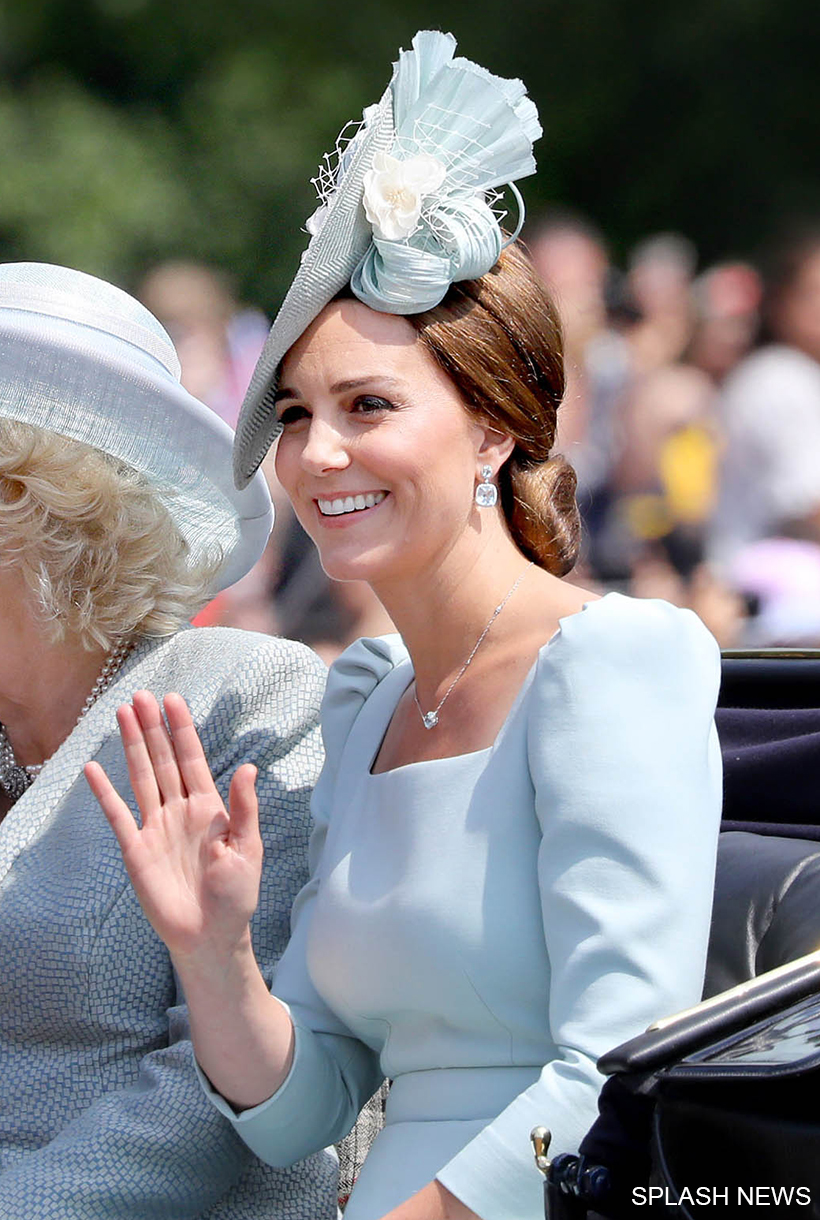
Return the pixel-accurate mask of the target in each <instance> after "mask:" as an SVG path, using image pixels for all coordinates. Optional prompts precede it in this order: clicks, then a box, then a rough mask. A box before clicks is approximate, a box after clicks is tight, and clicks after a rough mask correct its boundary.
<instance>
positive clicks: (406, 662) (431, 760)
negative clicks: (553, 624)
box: [366, 593, 613, 780]
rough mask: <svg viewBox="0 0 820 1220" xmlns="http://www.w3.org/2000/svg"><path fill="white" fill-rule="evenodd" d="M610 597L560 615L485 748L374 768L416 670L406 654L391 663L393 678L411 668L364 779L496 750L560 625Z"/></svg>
mask: <svg viewBox="0 0 820 1220" xmlns="http://www.w3.org/2000/svg"><path fill="white" fill-rule="evenodd" d="M611 596H613V594H612V593H605V594H604V595H603V596H602V597H596V598H593V599H592V600H591V601H587V602H584V604H583V605H582V606H581V609H580V610H574V611H573V612H572V614H565V615H563V616H562V617H561V618H559V619H558V626H557V628H556V629H555V631H554V632H553V633H552V635H551V636H550V638H549V639H548V640H545V641H544V643H543V644H542V645H541V647H540V648H539V649H538V652H537V653H536V655H535V659H534V660H533V663H532V665H531V666H530V668H529V669H528V670H527V673H526V674H525V676H524V680H523V682H522V683H521V686H520V687H519V688H518V691H517V693H516V696H515V698H514V699H513V702H512V705H511V706H510V710H509V711H508V712H507V715H506V716H505V717H504V721H503V723H502V725H501V728H500V729H499V730H498V732H497V733H496V735H495V741H493V743H492V745H489V746H484V748H483V749H481V750H467V751H466V752H463V753H461V754H444V755H442V756H441V757H440V758H418V759H415V760H414V761H413V762H407V763H401V764H400V765H399V766H398V767H390V768H389V769H388V770H386V771H374V770H373V767H374V766H375V764H376V760H377V758H378V757H379V754H380V753H381V748H382V746H383V745H384V739H385V737H386V736H387V730H388V729H389V728H390V724H391V721H392V719H393V716H394V715H395V712H396V708H397V707H398V705H399V701H400V700H401V698H402V696H403V695H404V693H405V691H407V690H408V689H409V686H410V683H411V682H412V681H413V680H414V678H415V673H414V672H413V665H412V662H411V660H410V657H409V655H408V656H407V658H406V660H404V661H400V662H399V664H398V665H396V666H394V668H393V670H392V672H391V674H390V675H389V678H390V679H392V677H393V675H395V674H398V673H401V671H402V670H403V669H404V667H405V666H407V667H408V668H409V670H410V674H409V677H408V679H407V681H406V682H405V683H404V685H403V686H402V687H401V688H400V690H399V692H398V694H397V696H396V698H395V700H394V701H393V702H392V703H391V704H390V706H389V708H388V711H387V719H386V720H385V721H384V725H383V727H382V731H381V733H380V734H379V740H378V744H377V746H376V749H375V751H374V753H373V754H372V755H371V758H370V762H369V763H368V766H367V772H366V775H367V779H368V780H372V779H380V778H381V777H382V776H384V775H395V774H396V773H397V772H406V771H408V770H409V768H410V767H429V766H431V765H432V764H435V763H445V762H449V763H456V762H461V761H464V760H468V759H469V760H473V761H475V760H477V759H479V758H482V757H483V756H484V755H489V754H492V753H493V752H494V751H495V749H496V747H497V746H498V745H499V743H500V742H501V740H502V738H503V737H505V736H506V733H507V729H508V728H509V725H510V723H511V721H512V719H513V716H514V715H515V713H516V712H517V711H518V707H519V705H520V704H521V703H522V702H523V700H524V697H525V695H526V693H527V692H528V691H529V689H530V687H531V686H532V683H533V679H534V678H535V673H536V670H537V668H538V665H539V662H540V660H541V657H542V656H543V655H545V654H546V653H547V652H548V650H549V649H550V648H551V647H552V645H553V644H554V643H555V642H556V641H557V640H559V639H560V638H561V636H562V635H563V624H564V623H565V622H567V621H568V620H569V619H573V618H578V617H579V616H580V615H582V614H583V613H584V612H585V611H586V610H587V609H588V608H589V607H590V606H594V605H596V604H598V603H600V602H604V601H606V599H607V598H608V597H611ZM385 680H388V679H383V681H385Z"/></svg>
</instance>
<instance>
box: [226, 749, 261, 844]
mask: <svg viewBox="0 0 820 1220" xmlns="http://www.w3.org/2000/svg"><path fill="white" fill-rule="evenodd" d="M256 775H257V771H256V767H255V766H254V765H253V763H244V764H243V765H242V766H241V767H240V768H239V770H238V771H236V772H235V773H234V776H233V779H232V780H231V787H230V790H229V792H228V807H229V809H230V814H231V837H232V838H233V839H235V840H236V843H237V846H238V847H241V848H245V847H250V846H254V847H255V846H257V845H258V843H259V842H260V838H259V802H258V801H257V799H256Z"/></svg>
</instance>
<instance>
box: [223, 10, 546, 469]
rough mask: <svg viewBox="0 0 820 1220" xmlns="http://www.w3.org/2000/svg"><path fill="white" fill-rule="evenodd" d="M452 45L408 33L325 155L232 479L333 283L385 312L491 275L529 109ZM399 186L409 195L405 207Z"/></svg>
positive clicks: (260, 454) (528, 144)
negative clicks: (356, 125)
mask: <svg viewBox="0 0 820 1220" xmlns="http://www.w3.org/2000/svg"><path fill="white" fill-rule="evenodd" d="M455 47H456V40H455V38H454V37H453V36H452V34H442V33H438V32H437V31H432V30H421V31H420V32H419V33H418V34H416V36H415V37H414V39H413V44H412V49H411V50H409V51H401V52H399V58H398V60H397V62H396V63H395V65H394V73H393V78H392V80H391V82H390V84H389V86H388V88H387V90H386V92H385V93H384V96H383V97H382V99H381V101H380V102H378V103H377V104H376V105H374V106H370V107H368V109H367V110H365V112H364V116H363V123H362V125H361V128H360V129H359V131H358V132H357V134H356V135H355V136H354V137H353V139H352V140H350V141H349V142H346V143H344V142H343V141H342V138H341V137H340V143H339V144H338V145H337V148H336V150H335V153H334V154H331V155H330V156H329V157H327V158H326V161H327V165H326V167H325V168H324V169H323V170H321V171H320V174H319V178H318V179H316V183H317V185H318V187H319V190H320V197H321V203H322V206H321V207H320V208H319V209H318V211H317V212H316V213H314V216H313V217H311V219H310V221H309V222H308V230H309V232H310V233H311V234H312V236H311V240H310V243H309V245H308V247H307V249H306V250H305V252H304V254H303V255H302V261H301V264H300V266H299V269H298V271H297V273H296V276H295V278H294V280H293V283H292V284H291V286H290V288H289V289H288V292H287V295H286V296H285V299H284V301H283V303H282V306H281V308H280V310H279V312H278V314H277V315H276V318H275V320H274V323H273V327H272V328H271V332H270V335H269V336H268V340H267V342H266V344H265V347H264V349H263V351H262V354H261V356H260V357H259V361H258V363H257V366H256V368H255V370H254V374H253V377H252V379H251V383H250V386H249V388H248V392H247V394H246V396H245V401H244V403H243V405H242V411H241V413H240V416H239V422H238V423H237V426H236V441H235V444H234V478H235V480H236V484H237V486H238V487H243V486H245V485H246V484H247V482H248V480H249V479H250V478H251V476H252V475H253V473H254V471H256V470H257V469H258V467H259V464H260V462H261V461H262V459H263V458H264V456H265V454H266V453H267V451H268V449H269V448H270V446H271V444H272V443H273V441H274V440H275V439H276V437H277V436H278V434H279V431H280V430H281V429H280V426H279V424H278V421H277V418H276V411H275V406H274V402H275V395H276V388H277V377H278V370H279V365H280V364H281V361H282V359H283V357H284V356H285V354H286V353H287V351H288V350H289V349H290V348H291V347H292V346H293V344H294V343H296V342H297V340H298V339H300V338H301V336H302V335H303V334H304V332H305V331H306V330H307V328H308V327H309V326H310V324H311V323H312V322H313V321H315V319H316V318H317V317H318V316H319V314H320V313H321V312H322V310H323V309H324V308H325V307H326V306H327V305H328V304H330V302H331V301H332V300H333V299H334V297H335V296H337V295H338V293H340V292H341V291H342V289H344V288H345V287H346V286H347V285H348V284H350V287H351V290H352V292H353V293H354V295H355V296H356V297H358V298H359V300H361V301H362V302H363V303H364V304H366V305H368V306H370V307H371V308H372V309H376V310H380V311H382V312H385V313H395V314H414V313H421V312H423V311H425V310H427V309H432V308H433V307H434V306H435V305H436V304H438V303H439V302H440V301H441V300H442V299H443V298H444V296H445V294H446V292H447V290H448V288H449V287H450V284H452V283H455V282H457V281H460V280H469V279H477V278H479V277H480V276H482V275H484V274H486V273H487V272H488V271H489V270H490V269H491V268H492V267H493V266H494V264H495V263H496V262H497V260H498V257H499V254H500V252H501V249H502V248H503V246H504V245H505V244H507V242H508V241H510V240H513V238H514V237H515V236H517V233H518V232H519V231H520V228H521V224H522V223H523V219H524V216H523V203H522V202H521V196H520V195H519V194H518V192H517V190H516V189H515V187H513V185H512V184H513V182H514V180H515V179H517V178H522V177H525V176H526V175H527V174H532V173H534V172H535V168H536V166H535V160H534V158H533V155H532V145H533V141H534V140H536V139H537V138H538V137H539V136H540V135H541V127H540V124H539V122H538V113H537V110H536V108H535V105H534V104H533V102H532V101H531V100H530V99H529V98H528V97H527V96H526V90H525V88H524V85H523V84H522V83H521V81H519V80H505V79H503V78H501V77H498V76H493V75H492V73H490V72H488V71H487V70H486V69H485V68H482V67H481V66H480V65H478V64H474V63H472V62H471V61H470V60H468V59H464V58H462V57H457V58H456V57H454V52H455ZM348 126H349V125H348ZM345 130H347V129H345ZM343 135H344V133H343ZM506 186H510V187H511V188H512V190H513V193H514V195H515V197H516V200H517V202H518V206H519V221H518V226H517V228H516V230H515V233H513V234H512V236H509V237H508V236H507V235H505V234H503V233H502V230H501V227H500V220H501V219H502V217H503V216H504V214H505V213H503V212H501V213H499V211H498V210H497V209H496V208H495V204H496V203H497V200H498V198H499V191H498V189H499V188H504V187H506ZM405 188H407V189H405ZM408 198H410V199H413V198H415V200H416V205H414V206H413V207H410V209H409V211H408V208H407V200H408ZM393 200H398V204H397V205H396V206H395V207H394V206H393V202H392V201H393ZM408 216H409V220H408Z"/></svg>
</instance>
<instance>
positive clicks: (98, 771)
mask: <svg viewBox="0 0 820 1220" xmlns="http://www.w3.org/2000/svg"><path fill="white" fill-rule="evenodd" d="M83 771H84V773H85V778H86V780H87V781H88V786H89V787H90V789H91V791H92V792H93V793H94V795H95V797H96V798H97V800H98V801H99V802H100V805H101V807H102V811H103V813H104V814H105V816H106V817H107V818H108V821H109V823H110V825H111V829H112V830H113V831H114V834H115V835H116V836H117V842H118V843H119V845H120V848H121V849H122V851H123V852H127V851H128V849H129V847H130V846H131V845H132V844H133V843H134V841H135V840H136V839H137V838H139V829H138V828H137V824H136V822H135V821H134V817H133V815H132V813H131V810H130V809H129V808H128V806H127V805H126V803H125V801H124V800H123V799H122V797H121V796H120V795H119V793H118V792H117V790H116V788H115V787H114V785H113V784H112V783H111V780H110V779H109V778H108V776H107V775H106V773H105V771H103V769H102V767H101V766H100V764H99V763H97V762H89V763H86V764H85V767H84V768H83Z"/></svg>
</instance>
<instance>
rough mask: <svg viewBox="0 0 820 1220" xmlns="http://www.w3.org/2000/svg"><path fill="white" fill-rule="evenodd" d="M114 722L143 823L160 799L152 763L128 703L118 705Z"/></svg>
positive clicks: (155, 808) (138, 725) (137, 721)
mask: <svg viewBox="0 0 820 1220" xmlns="http://www.w3.org/2000/svg"><path fill="white" fill-rule="evenodd" d="M117 723H118V724H119V726H120V736H121V737H122V745H123V749H124V751H125V761H126V763H127V764H128V777H129V779H130V780H131V787H132V789H133V791H134V796H135V797H136V798H137V804H138V805H139V807H140V810H141V811H142V817H143V823H144V822H145V819H146V817H150V816H151V814H152V813H154V812H155V810H157V809H158V808H159V806H160V803H161V797H160V791H159V786H158V785H157V780H156V776H155V774H154V764H153V763H152V762H151V756H150V754H149V753H148V747H147V746H146V744H145V736H144V734H143V731H142V725H141V724H140V722H139V720H138V719H137V715H136V713H135V711H134V709H133V707H131V705H130V703H124V704H123V705H122V706H121V707H120V708H119V709H118V711H117Z"/></svg>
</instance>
